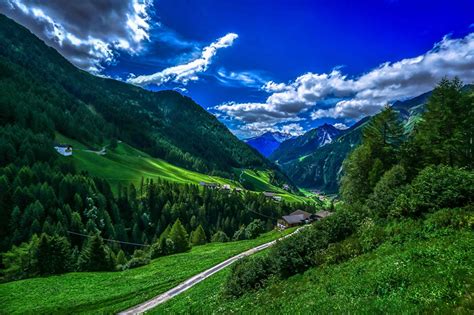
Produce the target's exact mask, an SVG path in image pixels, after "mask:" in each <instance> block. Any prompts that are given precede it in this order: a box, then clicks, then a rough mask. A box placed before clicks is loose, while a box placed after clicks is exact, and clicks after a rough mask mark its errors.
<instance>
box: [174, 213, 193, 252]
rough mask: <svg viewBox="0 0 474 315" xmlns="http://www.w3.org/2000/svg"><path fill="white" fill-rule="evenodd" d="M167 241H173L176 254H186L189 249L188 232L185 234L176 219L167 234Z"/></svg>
mask: <svg viewBox="0 0 474 315" xmlns="http://www.w3.org/2000/svg"><path fill="white" fill-rule="evenodd" d="M169 239H171V240H172V241H173V244H174V250H175V252H176V253H182V252H186V251H188V250H189V249H190V246H189V235H188V232H186V229H185V228H184V226H183V225H182V224H181V221H180V220H179V219H176V221H175V222H174V224H173V227H172V228H171V231H170V234H169Z"/></svg>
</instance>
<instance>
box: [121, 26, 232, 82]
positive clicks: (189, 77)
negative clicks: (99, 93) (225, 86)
mask: <svg viewBox="0 0 474 315" xmlns="http://www.w3.org/2000/svg"><path fill="white" fill-rule="evenodd" d="M238 37H239V36H238V35H237V34H235V33H229V34H227V35H225V36H223V37H221V38H219V39H218V40H216V41H215V42H213V43H212V44H211V45H209V46H207V47H204V49H203V50H202V52H201V55H200V56H199V58H197V59H194V60H192V61H190V62H188V63H185V64H181V65H177V66H173V67H169V68H166V69H164V70H162V71H159V72H156V73H153V74H150V75H141V76H138V77H131V78H129V79H128V80H127V82H129V83H132V84H136V85H141V86H146V85H150V84H156V85H162V84H164V83H167V82H175V83H181V84H184V85H186V84H187V83H188V82H189V81H195V80H197V79H198V74H199V73H202V72H204V71H206V70H207V69H208V67H209V65H210V64H211V63H212V59H213V58H214V56H215V55H216V54H217V51H218V50H219V49H221V48H226V47H229V46H232V44H233V43H234V41H235V40H236V39H237V38H238Z"/></svg>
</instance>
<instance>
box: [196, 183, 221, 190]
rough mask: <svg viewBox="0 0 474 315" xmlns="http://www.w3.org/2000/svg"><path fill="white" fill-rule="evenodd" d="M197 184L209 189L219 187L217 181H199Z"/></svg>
mask: <svg viewBox="0 0 474 315" xmlns="http://www.w3.org/2000/svg"><path fill="white" fill-rule="evenodd" d="M199 186H203V187H206V188H209V189H217V188H219V184H217V183H206V182H200V183H199Z"/></svg>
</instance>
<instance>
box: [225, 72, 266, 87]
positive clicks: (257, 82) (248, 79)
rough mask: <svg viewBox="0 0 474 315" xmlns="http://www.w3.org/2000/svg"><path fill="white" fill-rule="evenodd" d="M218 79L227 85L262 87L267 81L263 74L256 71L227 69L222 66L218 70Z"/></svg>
mask: <svg viewBox="0 0 474 315" xmlns="http://www.w3.org/2000/svg"><path fill="white" fill-rule="evenodd" d="M216 78H217V80H219V82H221V83H222V84H223V85H226V86H246V87H253V88H260V87H261V86H262V84H264V83H265V82H266V80H265V79H264V78H263V76H262V75H261V74H260V73H259V72H256V71H240V72H234V71H227V70H226V69H224V68H221V69H219V70H218V71H217V76H216Z"/></svg>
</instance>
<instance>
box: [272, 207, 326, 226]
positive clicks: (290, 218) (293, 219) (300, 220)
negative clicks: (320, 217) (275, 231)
mask: <svg viewBox="0 0 474 315" xmlns="http://www.w3.org/2000/svg"><path fill="white" fill-rule="evenodd" d="M316 219H317V217H316V215H315V214H312V213H309V212H306V211H303V210H296V211H294V212H292V213H290V214H289V215H284V216H283V217H282V218H281V219H279V220H278V224H277V225H278V227H279V228H283V229H284V228H289V227H292V226H297V225H302V224H305V223H310V222H312V221H314V220H316Z"/></svg>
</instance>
